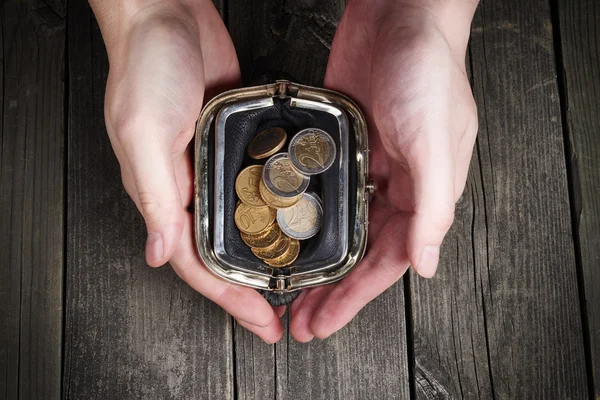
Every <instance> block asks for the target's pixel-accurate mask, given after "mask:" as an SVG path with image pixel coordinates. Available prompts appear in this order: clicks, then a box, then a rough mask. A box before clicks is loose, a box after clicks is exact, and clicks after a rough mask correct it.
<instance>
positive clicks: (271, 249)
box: [234, 128, 336, 267]
mask: <svg viewBox="0 0 600 400" xmlns="http://www.w3.org/2000/svg"><path fill="white" fill-rule="evenodd" d="M286 139H287V134H286V132H285V131H284V130H283V129H281V128H271V129H268V130H266V131H263V132H261V133H259V134H258V135H256V136H255V137H254V139H252V141H251V142H250V145H249V146H248V155H249V156H250V158H252V159H254V160H262V159H265V158H267V157H270V158H269V159H268V160H267V162H266V163H265V165H264V166H263V165H251V166H249V167H246V168H243V169H242V171H241V172H240V173H239V175H238V176H237V178H236V181H235V190H236V193H237V195H238V198H239V200H240V201H239V202H238V205H237V207H236V211H235V216H234V218H235V223H236V226H237V227H238V229H239V230H240V235H241V237H242V240H243V241H244V243H246V244H247V245H248V246H249V247H250V249H251V251H252V253H253V254H254V255H255V256H256V257H258V258H260V259H261V260H263V261H264V262H265V263H266V264H268V265H270V266H272V267H285V266H288V265H290V264H292V263H293V262H294V261H295V260H296V258H297V257H298V254H299V253H300V242H299V240H305V239H309V238H311V237H313V236H314V235H316V234H317V233H318V231H319V229H320V228H321V220H322V218H323V209H322V205H321V200H320V199H319V197H318V196H317V195H316V194H314V193H306V189H307V188H308V185H309V183H310V175H315V174H319V173H322V172H324V171H326V170H327V169H328V168H329V167H331V165H332V164H333V162H334V160H335V157H336V147H335V143H334V141H333V139H332V138H331V136H330V135H329V134H328V133H327V132H325V131H323V130H321V129H317V128H309V129H304V130H302V131H300V132H298V133H297V134H296V135H295V136H294V137H293V138H292V140H291V141H290V144H289V147H288V153H278V152H279V151H280V150H281V149H282V148H283V146H284V144H285V142H286Z"/></svg>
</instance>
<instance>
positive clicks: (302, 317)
mask: <svg viewBox="0 0 600 400" xmlns="http://www.w3.org/2000/svg"><path fill="white" fill-rule="evenodd" d="M333 288H334V285H328V286H322V287H318V288H314V289H311V290H310V291H309V292H308V294H306V297H304V298H303V299H302V301H301V302H300V303H299V305H298V306H296V307H294V304H293V303H292V321H291V323H290V333H291V334H292V336H293V337H294V339H296V340H297V341H298V342H301V343H306V342H310V341H311V340H312V339H313V338H314V337H315V334H314V333H313V331H312V330H311V328H310V321H311V320H312V316H313V314H314V312H315V310H316V309H317V308H318V307H319V305H320V304H321V301H322V300H323V298H325V296H327V294H328V293H329V292H330V291H332V290H333Z"/></svg>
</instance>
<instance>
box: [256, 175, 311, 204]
mask: <svg viewBox="0 0 600 400" xmlns="http://www.w3.org/2000/svg"><path fill="white" fill-rule="evenodd" d="M258 191H259V193H260V197H262V199H263V200H264V202H265V203H267V205H268V206H270V207H273V208H285V207H291V206H293V205H294V204H296V203H297V202H298V200H300V199H301V198H302V194H299V195H298V196H296V197H290V198H285V197H279V196H276V195H274V194H273V193H271V192H270V191H269V189H267V187H266V186H265V182H264V181H263V180H262V179H261V180H260V182H259V184H258Z"/></svg>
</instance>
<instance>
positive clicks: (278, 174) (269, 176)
mask: <svg viewBox="0 0 600 400" xmlns="http://www.w3.org/2000/svg"><path fill="white" fill-rule="evenodd" d="M263 181H264V182H265V186H266V188H267V189H268V190H269V191H270V192H271V193H273V194H274V195H276V196H279V197H283V198H291V197H296V196H298V195H299V194H302V193H304V191H305V190H306V188H307V187H308V184H309V182H310V177H308V176H307V175H304V174H302V173H300V172H298V171H296V169H295V168H294V167H293V166H292V163H291V162H290V159H289V158H288V154H287V153H279V154H275V155H274V156H273V157H271V158H269V160H268V161H267V163H266V164H265V167H264V169H263Z"/></svg>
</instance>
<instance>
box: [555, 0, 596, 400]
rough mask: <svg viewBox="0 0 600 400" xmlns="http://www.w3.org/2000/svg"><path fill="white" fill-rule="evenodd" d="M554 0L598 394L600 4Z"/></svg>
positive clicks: (578, 230)
mask: <svg viewBox="0 0 600 400" xmlns="http://www.w3.org/2000/svg"><path fill="white" fill-rule="evenodd" d="M558 5H559V9H558V13H559V14H558V15H559V20H560V37H561V42H562V43H561V46H562V55H563V58H562V64H563V67H564V71H563V73H564V86H565V93H564V95H565V96H566V107H567V109H566V129H567V133H568V134H569V138H570V141H571V143H570V144H571V147H570V148H569V149H568V152H569V154H570V159H569V160H568V161H569V162H570V163H571V174H572V181H573V183H574V184H573V188H574V190H575V193H574V194H573V195H574V196H573V199H574V200H575V202H574V203H575V207H574V212H575V213H576V215H575V218H576V228H575V229H576V231H577V232H576V237H577V244H578V249H577V250H578V251H579V254H580V256H581V258H580V259H581V267H582V277H583V283H584V289H585V290H584V292H585V300H584V301H585V308H584V309H585V310H586V311H587V321H588V326H589V332H588V333H589V340H590V353H591V354H590V356H591V360H592V365H591V367H592V382H593V386H594V388H595V390H594V392H595V393H594V395H595V398H600V269H599V268H598V266H599V265H600V199H599V197H598V194H599V193H600V146H599V145H598V141H599V140H600V136H599V133H600V29H599V28H598V27H599V26H600V4H599V3H598V2H594V1H582V0H577V1H568V2H567V1H564V0H559V1H558Z"/></svg>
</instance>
